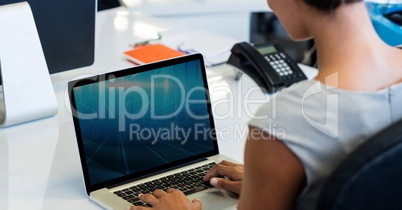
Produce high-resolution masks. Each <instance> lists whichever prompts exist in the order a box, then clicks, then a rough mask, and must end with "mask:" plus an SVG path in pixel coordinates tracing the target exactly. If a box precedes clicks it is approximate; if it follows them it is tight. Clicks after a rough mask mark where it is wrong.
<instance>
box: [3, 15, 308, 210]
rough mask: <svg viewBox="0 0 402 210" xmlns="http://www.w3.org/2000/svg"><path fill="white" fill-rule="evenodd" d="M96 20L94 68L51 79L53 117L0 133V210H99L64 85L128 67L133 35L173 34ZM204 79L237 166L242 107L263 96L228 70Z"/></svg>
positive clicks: (224, 148) (244, 116)
mask: <svg viewBox="0 0 402 210" xmlns="http://www.w3.org/2000/svg"><path fill="white" fill-rule="evenodd" d="M97 17H98V19H97V25H96V26H97V29H96V53H95V63H94V65H93V66H90V67H85V68H81V69H77V70H73V71H69V72H64V73H61V74H56V75H52V82H53V85H54V90H55V92H56V97H57V101H58V113H57V115H55V116H54V117H50V118H46V119H41V120H37V121H34V122H30V123H25V124H21V125H17V126H13V127H10V128H5V129H0V209H30V210H36V209H52V210H54V209H100V208H99V207H98V206H97V205H96V204H94V203H93V202H91V201H90V200H89V199H88V197H87V195H86V193H85V190H84V184H83V180H82V173H81V168H80V161H79V157H78V149H77V146H76V140H75V134H74V130H73V123H72V118H71V115H70V113H69V111H68V109H67V107H68V99H67V98H66V95H65V94H66V92H65V89H66V85H67V82H68V81H69V80H71V79H73V78H75V77H77V76H83V75H88V74H97V73H100V72H105V71H112V70H117V69H121V68H126V67H131V66H133V64H131V63H130V62H128V61H126V60H125V59H124V58H123V56H122V52H123V51H124V50H126V49H128V44H129V43H131V42H133V41H135V40H136V39H138V38H134V37H133V35H132V34H133V33H134V34H136V33H137V32H138V30H140V31H142V30H144V27H145V29H146V28H147V27H148V28H149V27H151V28H152V27H154V29H156V30H173V28H174V27H173V26H171V25H169V24H166V23H163V21H158V20H155V19H152V18H148V17H144V16H137V15H132V14H129V13H127V11H125V10H123V9H121V8H119V9H114V10H110V11H104V12H101V13H100V14H98V16H97ZM311 72H313V71H311ZM207 73H208V77H209V79H210V89H211V91H212V99H213V100H214V101H215V103H214V112H215V115H216V118H217V119H216V126H217V129H219V130H227V131H233V130H235V129H237V130H238V132H236V133H235V132H229V133H227V134H222V138H221V139H219V146H220V150H221V152H222V153H223V154H226V155H228V156H230V157H232V158H234V159H236V160H238V161H242V157H243V148H244V143H245V140H244V138H245V134H246V131H245V130H243V129H244V128H245V127H246V122H247V121H248V120H249V119H250V117H251V113H247V112H246V110H247V109H245V105H244V104H243V101H245V99H264V98H265V96H264V95H263V94H262V93H261V92H260V91H257V90H255V91H252V93H251V94H249V93H247V91H248V92H250V90H252V88H253V87H255V85H254V83H253V82H252V81H251V79H250V78H248V77H242V79H241V80H240V82H235V81H234V80H233V79H232V78H233V68H232V67H230V66H228V65H222V66H217V67H214V68H210V69H208V72H207ZM312 74H314V73H312ZM222 76H223V79H222V78H220V77H222ZM225 78H226V79H225ZM230 91H232V92H230ZM230 95H233V103H232V102H231V103H230V104H229V103H223V102H224V98H225V97H226V98H228V96H230ZM229 98H230V97H229ZM28 103H29V102H28ZM231 106H233V108H231V109H230V107H231ZM257 106H258V105H250V107H251V108H250V111H251V112H253V111H255V109H256V108H257Z"/></svg>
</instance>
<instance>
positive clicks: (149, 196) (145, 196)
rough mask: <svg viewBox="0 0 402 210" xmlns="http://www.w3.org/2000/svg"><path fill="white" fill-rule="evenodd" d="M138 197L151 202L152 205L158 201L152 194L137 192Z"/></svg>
mask: <svg viewBox="0 0 402 210" xmlns="http://www.w3.org/2000/svg"><path fill="white" fill-rule="evenodd" d="M138 198H139V199H140V200H142V201H144V202H145V203H149V204H151V205H152V206H154V205H155V204H156V203H157V202H158V199H157V198H156V197H155V196H154V195H152V194H139V195H138Z"/></svg>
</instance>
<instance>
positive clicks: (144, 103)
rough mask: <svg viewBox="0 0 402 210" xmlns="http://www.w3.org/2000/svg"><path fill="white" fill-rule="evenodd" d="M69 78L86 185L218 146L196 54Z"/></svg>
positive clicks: (139, 172)
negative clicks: (120, 69)
mask: <svg viewBox="0 0 402 210" xmlns="http://www.w3.org/2000/svg"><path fill="white" fill-rule="evenodd" d="M69 85H70V89H69V90H70V100H71V102H72V103H71V104H72V110H73V116H74V124H75V129H76V134H77V140H78V146H79V149H80V156H81V163H82V165H83V171H84V177H85V181H86V185H90V186H98V187H105V185H106V186H107V185H110V184H111V185H113V184H116V183H117V182H120V181H124V180H129V179H134V178H137V177H139V176H144V175H147V174H152V173H155V172H157V171H160V170H164V169H167V168H169V167H174V166H177V165H180V164H184V163H186V162H189V161H192V160H196V159H200V158H202V157H207V156H210V155H214V154H217V153H218V148H217V143H216V141H215V139H216V137H215V133H214V132H215V130H214V125H213V118H212V110H211V107H210V100H209V96H208V94H209V93H208V86H207V82H206V74H205V67H204V65H203V60H202V56H201V55H199V54H196V55H190V56H185V57H182V58H178V59H173V60H169V61H163V62H159V63H155V64H150V65H144V66H139V67H134V68H132V69H127V70H122V71H118V72H114V73H108V74H105V75H99V76H96V77H90V78H85V79H81V80H78V81H72V82H70V83H69ZM98 187H96V188H98Z"/></svg>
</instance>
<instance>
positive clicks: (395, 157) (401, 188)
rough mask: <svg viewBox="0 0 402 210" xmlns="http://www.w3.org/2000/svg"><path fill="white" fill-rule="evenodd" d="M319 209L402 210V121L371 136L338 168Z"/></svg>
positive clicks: (318, 206)
mask: <svg viewBox="0 0 402 210" xmlns="http://www.w3.org/2000/svg"><path fill="white" fill-rule="evenodd" d="M316 209H317V210H359V209H364V210H371V209H376V210H377V209H381V210H383V209H384V210H393V209H402V120H401V121H399V122H397V123H395V124H393V125H391V126H390V127H388V128H386V129H385V130H383V131H381V132H380V133H378V134H377V135H375V136H374V137H373V138H371V139H369V140H368V141H367V142H365V143H364V144H363V145H361V146H360V147H359V148H358V149H357V150H356V151H355V152H353V153H352V154H351V155H350V156H349V157H348V158H347V159H346V160H345V161H344V162H342V163H341V164H340V165H339V166H338V167H337V168H336V169H335V171H334V173H333V174H332V175H331V176H330V177H329V179H328V181H327V182H326V184H325V185H324V188H323V190H322V192H321V194H320V196H319V198H318V205H317V208H316Z"/></svg>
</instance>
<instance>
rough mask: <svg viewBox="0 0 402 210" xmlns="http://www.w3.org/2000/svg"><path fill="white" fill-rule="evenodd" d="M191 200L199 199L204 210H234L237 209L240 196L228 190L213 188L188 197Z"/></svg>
mask: <svg viewBox="0 0 402 210" xmlns="http://www.w3.org/2000/svg"><path fill="white" fill-rule="evenodd" d="M187 197H188V198H189V199H190V200H192V199H194V198H198V199H200V200H201V202H202V209H203V210H232V209H236V205H237V202H238V196H237V195H236V194H234V193H231V192H229V191H226V190H221V189H217V188H212V189H208V190H204V191H201V192H198V193H195V194H191V195H188V196H187Z"/></svg>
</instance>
